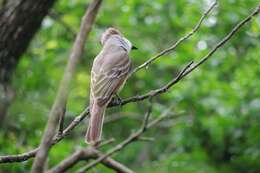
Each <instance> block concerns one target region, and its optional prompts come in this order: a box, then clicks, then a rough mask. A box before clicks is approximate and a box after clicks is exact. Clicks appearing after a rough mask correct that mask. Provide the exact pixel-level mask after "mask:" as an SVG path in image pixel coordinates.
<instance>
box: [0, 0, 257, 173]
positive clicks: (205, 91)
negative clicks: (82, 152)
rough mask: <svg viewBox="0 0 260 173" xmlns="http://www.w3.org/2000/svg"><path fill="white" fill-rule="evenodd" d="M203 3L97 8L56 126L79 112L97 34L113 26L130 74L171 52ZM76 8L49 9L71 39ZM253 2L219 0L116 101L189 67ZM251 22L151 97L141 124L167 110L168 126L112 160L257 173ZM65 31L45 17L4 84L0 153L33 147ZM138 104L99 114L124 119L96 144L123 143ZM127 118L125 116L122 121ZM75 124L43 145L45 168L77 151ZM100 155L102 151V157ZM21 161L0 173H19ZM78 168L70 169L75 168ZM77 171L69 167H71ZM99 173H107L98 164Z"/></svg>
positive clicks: (66, 44)
mask: <svg viewBox="0 0 260 173" xmlns="http://www.w3.org/2000/svg"><path fill="white" fill-rule="evenodd" d="M208 2H209V1H207V0H198V1H194V0H179V1H172V0H157V1H150V0H127V1H123V0H119V1H116V0H106V1H104V3H103V4H102V8H101V10H100V13H99V14H98V17H97V21H96V23H95V25H94V26H93V28H92V32H91V34H90V36H89V39H88V41H87V44H86V48H85V55H84V57H82V59H81V62H80V65H79V66H78V69H77V74H76V76H75V78H74V81H73V83H72V90H71V93H70V97H69V101H68V105H67V113H66V120H65V122H66V124H68V123H69V122H70V121H71V120H72V119H73V118H74V117H75V116H77V115H78V114H79V113H80V112H81V111H82V110H83V109H84V107H85V106H86V105H87V104H88V95H89V92H88V91H89V79H90V76H89V75H90V73H89V72H90V68H91V64H92V61H93V58H94V57H95V55H96V54H97V53H98V52H99V51H100V48H101V46H100V45H99V37H100V34H101V33H102V31H103V30H104V29H105V28H107V27H109V26H114V27H116V28H118V29H119V30H120V31H122V33H124V34H125V35H126V37H127V38H129V40H131V41H132V42H133V43H134V44H135V45H136V46H137V47H138V48H139V49H138V51H136V52H132V53H131V57H132V60H133V63H134V66H137V65H139V64H141V63H143V62H144V61H145V60H147V59H148V58H149V57H151V56H152V55H154V54H155V53H156V52H159V51H160V50H163V49H165V48H167V47H169V46H170V45H172V44H173V43H174V42H175V41H176V40H178V38H180V37H181V36H183V35H184V34H185V33H187V32H189V31H190V30H191V28H192V27H193V26H194V25H195V24H196V23H197V21H198V20H199V18H200V16H201V14H202V12H203V11H204V10H205V8H206V7H207V5H208ZM86 3H87V2H85V1H84V0H74V1H65V0H60V1H58V3H57V4H56V5H55V8H54V9H53V10H54V11H55V12H57V13H60V14H61V20H63V21H64V22H65V23H66V24H67V25H68V26H69V27H71V29H72V30H75V31H77V30H78V29H79V25H80V18H81V16H82V15H83V13H84V11H85V7H86ZM257 4H258V3H257V2H256V1H255V0H224V1H219V6H218V7H217V9H215V10H214V11H213V14H211V15H210V17H208V18H207V19H206V21H205V22H204V23H203V25H202V28H201V29H200V30H199V31H198V32H197V33H196V34H195V35H194V36H193V37H192V38H191V39H190V40H188V41H186V42H185V43H184V44H182V45H181V46H180V47H178V48H177V50H176V51H174V52H171V53H170V54H168V55H165V56H163V57H161V58H160V59H159V60H157V61H156V62H155V63H153V64H152V65H150V66H149V68H148V69H144V70H142V71H139V72H138V73H136V74H134V76H132V77H131V78H130V80H129V81H128V82H127V84H128V85H126V87H125V88H124V89H123V91H122V93H121V97H123V98H125V97H129V96H132V95H135V94H142V93H145V92H146V91H149V90H151V89H155V88H159V87H161V86H162V85H164V84H165V83H167V82H168V81H169V80H170V79H172V78H173V77H174V76H175V74H176V73H177V71H178V70H179V69H181V68H182V67H183V66H184V65H185V64H186V63H187V62H189V61H190V60H195V61H197V60H199V58H201V57H202V56H204V55H205V54H206V53H207V52H208V51H209V50H210V48H212V47H213V46H214V45H215V44H216V43H217V42H218V41H219V40H220V39H221V38H223V37H224V36H225V35H226V33H227V32H229V31H230V30H231V28H232V27H233V26H234V25H235V24H236V23H237V22H239V21H240V20H241V19H242V18H244V17H245V16H246V15H247V14H249V13H250V12H251V11H252V9H253V8H254V7H255V6H256V5H257ZM259 37H260V17H259V16H258V17H255V18H254V19H253V21H252V22H251V23H249V24H247V25H246V27H244V28H242V29H241V30H240V32H239V33H237V34H236V35H235V37H234V38H233V39H231V40H230V41H229V43H227V44H226V45H225V46H224V47H223V48H221V49H220V50H219V51H218V52H217V53H216V54H214V56H213V57H212V59H210V60H209V61H208V62H207V63H206V64H204V65H203V66H201V67H200V68H199V69H196V70H195V71H194V72H192V74H190V75H189V76H187V77H186V79H184V80H183V81H181V82H180V83H179V84H177V85H176V86H174V87H173V88H172V89H171V90H170V91H169V92H168V93H166V94H163V95H161V96H159V97H157V98H156V99H155V100H154V102H155V105H154V112H153V114H152V116H151V118H154V117H156V116H158V115H159V114H160V113H161V112H163V111H164V110H165V109H167V107H169V106H171V105H174V113H177V114H179V113H181V112H182V113H181V116H178V118H174V119H170V120H169V121H167V123H164V124H163V123H162V124H160V126H158V127H155V128H154V129H151V131H148V132H147V133H146V135H147V136H151V137H155V138H156V140H155V141H154V142H151V143H146V142H136V143H133V144H131V145H130V146H128V147H127V148H126V149H124V150H123V151H121V152H120V154H117V155H115V156H114V158H115V159H116V160H119V161H121V162H122V163H124V164H125V165H127V166H128V167H130V168H132V169H134V170H136V171H137V172H141V173H148V172H162V173H171V172H178V173H188V172H193V173H203V172H205V173H217V172H224V173H244V172H248V173H257V172H260V133H259V131H260V90H259V86H260V78H259V76H260V68H259V67H260V58H259V57H260V51H259V50H260V39H259ZM73 40H74V38H73V33H71V32H68V31H67V30H66V29H65V28H64V26H62V25H61V24H60V23H59V22H57V21H55V20H53V19H52V18H50V17H46V18H45V20H44V22H43V24H42V28H41V30H40V31H39V32H38V34H37V35H36V36H35V38H34V40H33V41H32V43H31V45H30V48H29V49H28V51H27V52H26V54H25V55H24V56H23V58H22V60H21V62H20V63H19V66H18V67H17V70H16V74H15V76H14V78H13V86H14V88H15V90H16V99H15V102H14V103H13V104H12V106H11V108H10V110H9V113H8V116H7V120H6V124H5V127H4V129H3V130H1V131H0V148H1V150H0V154H1V155H4V154H16V153H22V152H25V151H28V150H30V149H32V148H33V147H36V146H37V145H38V144H39V141H40V137H41V135H42V131H43V129H44V126H45V124H46V121H47V118H48V117H47V115H48V111H49V109H50V107H51V105H52V103H53V100H54V98H55V93H56V91H57V87H58V84H59V81H60V79H61V77H62V74H63V71H64V67H65V65H66V62H67V59H68V56H69V52H70V49H71V46H72V43H73ZM143 104H144V105H146V102H144V103H131V104H129V105H126V106H124V107H117V108H113V109H112V110H108V111H107V113H106V116H107V117H109V116H111V115H114V114H120V115H122V116H127V117H125V118H123V119H121V120H118V121H116V122H111V123H108V124H106V125H105V127H104V137H105V138H109V137H114V138H116V142H119V141H121V140H123V139H124V138H125V137H126V136H128V135H129V134H130V133H131V132H132V131H133V130H134V129H137V128H138V127H139V126H140V122H139V121H137V120H136V119H134V118H131V117H132V116H135V117H136V116H137V117H139V118H142V117H143V115H144V112H145V111H146V108H145V106H144V105H143ZM128 117H130V118H128ZM85 130H86V125H85V123H81V125H79V126H78V127H77V128H76V129H75V130H74V131H73V132H72V134H71V135H69V136H68V137H66V139H64V140H63V141H62V142H61V143H59V144H58V145H56V146H55V147H53V149H52V150H51V153H50V160H49V165H50V166H54V165H55V164H57V163H58V162H59V161H61V160H62V159H64V158H66V156H68V155H69V154H70V153H72V152H73V151H75V150H76V149H77V148H78V147H85V146H86V144H84V138H83V137H84V133H85ZM108 148H109V147H108V146H107V147H104V149H102V150H104V151H106V149H108ZM31 163H32V162H31V161H28V162H24V163H17V164H12V165H11V164H5V165H0V172H10V173H11V172H24V173H25V172H28V170H29V169H30V165H31ZM83 164H84V162H83V163H82V162H81V163H80V164H79V165H83ZM79 165H77V167H79ZM97 170H100V172H108V173H109V172H112V171H111V170H109V169H107V168H105V167H103V166H98V167H97Z"/></svg>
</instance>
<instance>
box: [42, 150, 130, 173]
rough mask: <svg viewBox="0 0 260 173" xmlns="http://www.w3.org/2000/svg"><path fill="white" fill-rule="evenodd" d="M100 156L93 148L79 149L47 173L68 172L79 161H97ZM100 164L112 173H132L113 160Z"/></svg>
mask: <svg viewBox="0 0 260 173" xmlns="http://www.w3.org/2000/svg"><path fill="white" fill-rule="evenodd" d="M102 156H103V154H102V153H101V152H100V151H98V150H97V149H95V148H93V147H88V148H85V149H81V150H79V151H76V152H75V153H73V154H72V155H70V156H69V157H68V158H66V159H65V160H63V161H62V162H61V163H59V164H58V165H57V166H55V167H54V168H52V169H51V170H49V171H47V173H63V172H65V171H68V170H69V169H70V168H72V167H73V166H74V165H76V164H77V163H78V162H79V161H88V160H91V159H97V158H99V157H102ZM101 163H102V164H103V165H104V166H106V167H108V168H110V169H113V170H114V171H116V172H119V173H134V172H133V171H132V170H130V169H129V168H127V167H126V166H124V165H123V164H121V163H119V162H117V161H115V160H114V159H112V158H110V157H107V158H106V159H104V160H102V162H101Z"/></svg>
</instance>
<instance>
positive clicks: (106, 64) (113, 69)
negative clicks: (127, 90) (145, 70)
mask: <svg viewBox="0 0 260 173" xmlns="http://www.w3.org/2000/svg"><path fill="white" fill-rule="evenodd" d="M130 68H131V61H130V59H129V57H128V54H127V53H126V52H125V51H117V52H114V53H112V54H109V55H103V56H102V57H101V58H100V59H99V60H97V61H95V62H94V63H93V67H92V71H91V97H92V98H91V99H93V100H97V104H98V105H99V106H103V105H105V104H107V103H108V102H109V101H110V99H111V97H112V95H113V94H115V93H116V92H117V90H118V89H119V88H120V86H121V85H122V84H123V83H124V81H125V80H126V78H127V75H128V73H129V71H130Z"/></svg>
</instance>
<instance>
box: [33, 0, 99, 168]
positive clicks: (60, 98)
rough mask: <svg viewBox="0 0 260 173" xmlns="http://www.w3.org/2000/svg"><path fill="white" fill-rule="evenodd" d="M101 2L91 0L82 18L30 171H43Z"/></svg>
mask: <svg viewBox="0 0 260 173" xmlns="http://www.w3.org/2000/svg"><path fill="white" fill-rule="evenodd" d="M101 2H102V0H93V2H92V3H91V4H90V5H89V7H88V9H87V11H86V13H85V15H84V16H83V18H82V23H81V26H80V31H79V33H78V35H77V37H76V40H75V42H74V45H73V48H72V50H71V54H70V57H69V60H68V63H67V66H66V69H65V72H64V75H63V79H62V81H61V82H60V86H59V90H58V92H57V96H56V99H55V101H54V104H53V106H52V109H51V111H50V113H49V119H48V123H47V125H46V128H45V131H44V134H43V136H42V139H41V143H40V146H39V150H38V152H37V155H36V158H35V160H34V162H33V166H32V173H41V172H43V165H44V163H45V161H46V159H47V157H48V152H49V149H50V147H51V146H52V139H53V137H54V135H55V133H56V128H57V126H58V121H59V119H61V118H62V117H60V116H59V115H62V112H63V109H64V108H65V106H66V102H67V98H68V94H69V90H70V83H71V80H72V78H73V75H74V72H75V69H76V65H77V63H78V61H79V58H80V57H81V55H82V54H83V50H84V46H85V42H86V37H87V36H88V34H89V32H90V30H91V26H92V24H93V23H94V20H95V18H96V15H97V12H98V9H99V7H100V5H101Z"/></svg>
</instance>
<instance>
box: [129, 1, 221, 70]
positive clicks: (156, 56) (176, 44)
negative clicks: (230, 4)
mask: <svg viewBox="0 0 260 173" xmlns="http://www.w3.org/2000/svg"><path fill="white" fill-rule="evenodd" d="M216 5H217V0H215V1H214V2H213V3H212V4H211V5H210V7H209V8H208V9H207V10H206V11H205V12H204V14H203V15H202V16H201V17H200V19H199V21H198V22H197V23H196V25H195V26H194V27H193V29H192V30H191V31H190V32H189V33H187V34H186V35H184V36H183V37H181V38H180V39H179V40H178V41H177V42H175V43H174V44H173V45H172V46H171V47H169V48H167V49H164V50H163V51H161V52H160V53H158V54H157V55H155V56H153V57H152V58H150V59H149V60H147V61H146V62H144V63H143V64H141V65H139V66H138V67H136V68H135V69H134V70H133V71H132V74H133V73H135V72H137V71H139V70H141V69H143V68H145V67H147V66H149V65H150V64H151V63H152V62H154V61H155V60H157V59H158V58H160V57H161V56H163V55H165V54H168V53H169V52H170V51H173V50H175V49H176V48H177V47H178V46H179V45H180V44H181V43H182V42H184V41H186V40H188V39H189V38H190V37H191V36H192V35H193V34H194V33H195V32H197V31H198V30H199V28H200V26H201V24H202V22H203V21H204V19H205V18H206V17H207V16H208V14H209V13H210V12H211V10H212V9H213V8H214V7H215V6H216Z"/></svg>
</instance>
